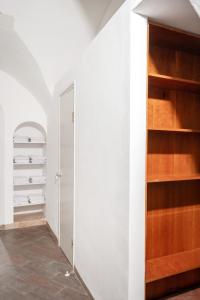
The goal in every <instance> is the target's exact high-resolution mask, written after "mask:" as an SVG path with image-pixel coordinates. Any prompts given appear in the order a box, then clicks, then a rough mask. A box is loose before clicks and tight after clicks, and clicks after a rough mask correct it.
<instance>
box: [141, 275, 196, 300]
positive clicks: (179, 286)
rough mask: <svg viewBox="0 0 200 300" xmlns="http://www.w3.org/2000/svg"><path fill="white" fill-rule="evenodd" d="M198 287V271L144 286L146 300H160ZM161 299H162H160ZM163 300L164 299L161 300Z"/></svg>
mask: <svg viewBox="0 0 200 300" xmlns="http://www.w3.org/2000/svg"><path fill="white" fill-rule="evenodd" d="M199 285H200V269H196V270H193V271H188V272H185V273H182V274H178V275H175V276H171V277H168V278H164V279H161V280H156V281H154V282H150V283H148V284H147V285H146V295H147V297H146V299H147V300H155V299H161V298H162V297H164V296H170V295H173V294H175V293H177V292H180V293H181V292H182V291H183V292H184V291H185V290H186V289H189V288H195V287H196V286H199ZM162 299H163V298H162ZM163 300H164V299H163ZM187 300H189V299H187Z"/></svg>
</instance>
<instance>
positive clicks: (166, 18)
mask: <svg viewBox="0 0 200 300" xmlns="http://www.w3.org/2000/svg"><path fill="white" fill-rule="evenodd" d="M137 4H138V0H137ZM134 10H135V12H136V13H139V14H141V15H144V16H147V17H149V18H150V19H152V20H154V21H156V22H158V23H161V24H164V25H168V26H171V27H175V28H179V29H182V30H185V31H188V32H192V33H196V34H200V18H199V16H198V13H199V12H200V0H143V1H141V0H140V3H139V5H137V6H136V8H135V9H134Z"/></svg>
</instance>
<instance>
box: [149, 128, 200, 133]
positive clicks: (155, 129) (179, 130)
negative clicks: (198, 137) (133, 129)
mask: <svg viewBox="0 0 200 300" xmlns="http://www.w3.org/2000/svg"><path fill="white" fill-rule="evenodd" d="M148 130H149V131H155V132H157V131H158V132H172V133H173V132H174V133H179V132H180V133H181V132H183V133H200V130H198V129H182V128H148Z"/></svg>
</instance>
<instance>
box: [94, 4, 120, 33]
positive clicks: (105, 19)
mask: <svg viewBox="0 0 200 300" xmlns="http://www.w3.org/2000/svg"><path fill="white" fill-rule="evenodd" d="M124 2H125V0H111V2H110V3H109V5H108V7H107V9H106V11H105V14H104V16H103V18H102V20H101V24H100V29H101V28H103V27H104V26H105V24H106V23H107V22H108V21H109V20H110V19H111V18H112V16H113V15H114V14H115V13H116V11H117V10H118V9H119V8H120V6H121V5H122V4H123V3H124Z"/></svg>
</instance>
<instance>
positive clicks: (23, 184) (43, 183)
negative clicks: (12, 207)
mask: <svg viewBox="0 0 200 300" xmlns="http://www.w3.org/2000/svg"><path fill="white" fill-rule="evenodd" d="M45 184H46V183H45V182H42V183H33V182H30V183H20V184H13V185H14V186H29V185H30V186H31V185H45Z"/></svg>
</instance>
